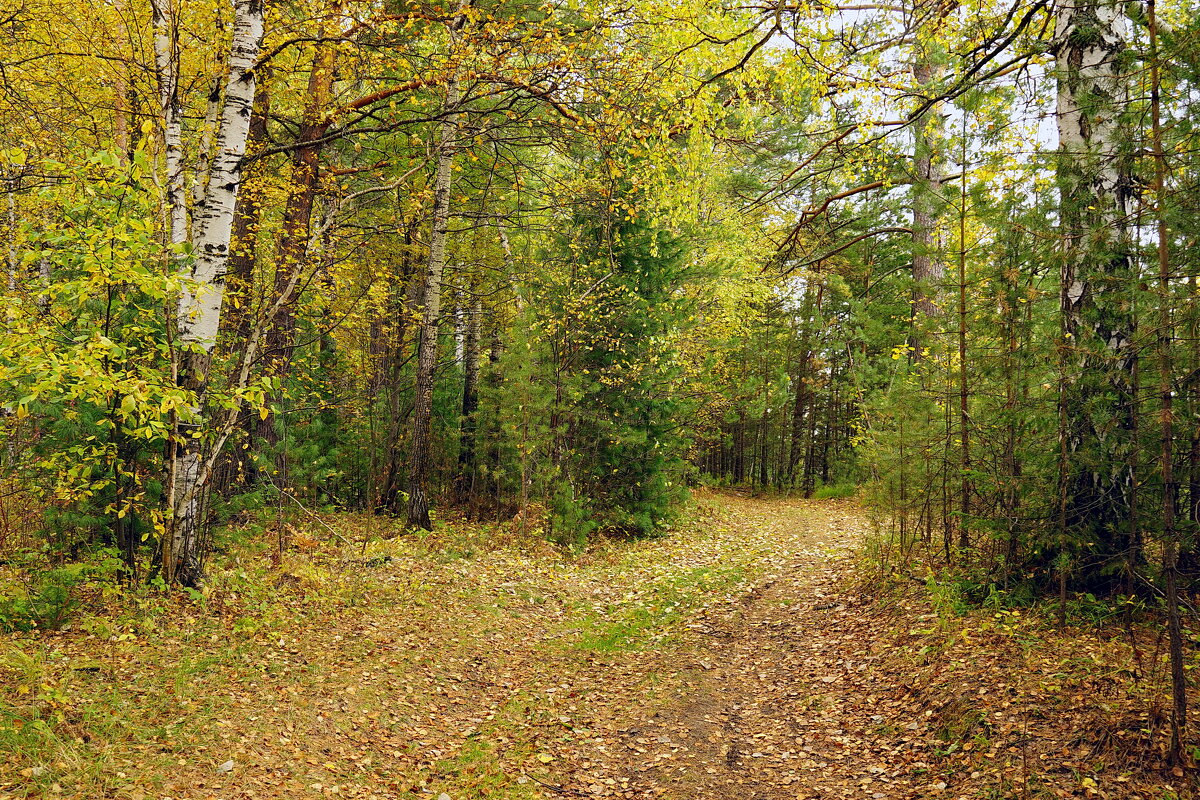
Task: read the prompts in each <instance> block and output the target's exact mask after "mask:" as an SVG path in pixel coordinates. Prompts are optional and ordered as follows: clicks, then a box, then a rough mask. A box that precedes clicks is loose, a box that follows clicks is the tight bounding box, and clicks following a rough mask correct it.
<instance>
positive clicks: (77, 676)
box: [0, 493, 1190, 800]
mask: <svg viewBox="0 0 1200 800" xmlns="http://www.w3.org/2000/svg"><path fill="white" fill-rule="evenodd" d="M352 522H353V521H352V520H343V521H342V525H343V528H344V529H349V524H350V523H352ZM468 527H469V526H465V525H456V526H449V528H452V529H455V531H456V532H455V534H454V535H455V536H457V537H458V538H452V537H451V535H450V534H442V535H443V537H449V538H444V539H442V540H439V539H438V538H437V537H436V536H435V537H433V538H430V539H426V540H413V539H409V538H397V539H390V540H386V541H382V542H372V543H371V544H370V547H369V550H364V554H363V556H362V557H361V558H359V559H358V560H357V561H355V560H353V559H350V560H348V559H349V558H350V557H348V556H346V555H345V554H344V553H343V552H342V550H341V548H339V547H338V546H336V545H334V544H322V543H320V542H319V541H317V540H314V539H308V540H307V543H306V542H305V538H304V536H303V534H298V535H297V536H296V537H295V538H296V539H300V540H301V541H300V543H299V544H297V546H296V547H295V548H294V549H293V551H292V552H291V553H289V556H288V559H289V560H288V561H287V562H285V563H284V564H282V565H280V568H279V575H281V576H292V580H284V581H277V585H276V589H277V593H278V596H277V597H276V598H275V599H274V600H273V601H272V603H270V604H266V605H260V606H259V607H258V608H257V609H256V608H255V607H253V606H252V604H250V603H248V601H247V599H246V598H245V597H244V596H243V597H239V596H238V593H237V592H236V591H232V590H230V589H229V588H228V586H226V587H225V588H223V589H221V590H218V591H216V592H214V593H213V595H212V596H210V598H209V600H208V607H207V608H206V609H199V610H196V609H192V610H190V611H189V610H188V609H187V608H186V606H182V605H181V606H179V607H176V608H172V609H169V611H170V612H171V613H170V614H167V615H166V616H165V618H164V619H161V620H159V621H158V622H152V623H151V624H149V625H148V626H147V627H145V628H142V629H138V630H137V631H136V632H133V633H130V632H128V631H126V632H123V633H119V634H115V635H109V636H103V635H97V634H96V633H95V632H94V631H95V628H94V627H93V632H92V633H88V632H86V631H84V630H78V631H72V632H67V633H59V634H53V635H51V634H43V635H41V636H40V637H25V638H14V639H13V645H14V648H15V649H14V651H13V652H19V653H21V654H22V657H23V658H25V659H26V660H27V661H28V663H29V664H33V665H34V667H36V670H37V671H40V672H39V675H38V680H40V681H42V683H41V686H42V687H43V688H42V689H40V690H36V691H34V692H31V695H36V697H32V696H31V697H29V698H28V699H25V700H18V701H16V702H13V703H7V704H6V705H5V706H4V707H3V708H0V710H2V711H4V712H5V713H6V714H7V715H8V716H9V718H10V719H12V720H18V719H21V720H24V719H26V718H30V719H32V718H33V717H38V718H40V719H42V720H43V724H44V727H45V728H46V735H45V736H44V737H43V738H42V739H39V740H38V741H39V742H40V744H38V746H36V747H35V746H31V745H28V743H27V744H26V746H25V747H24V749H13V751H12V752H11V753H5V752H2V751H0V760H3V761H7V763H9V764H10V765H11V766H10V767H0V797H41V796H46V797H62V798H67V797H75V798H99V797H111V798H128V800H144V799H145V798H162V799H163V800H167V799H168V798H170V799H172V800H183V799H184V798H186V799H187V800H193V799H194V798H246V799H248V800H259V799H260V798H305V797H352V798H365V799H367V800H383V798H412V797H422V796H425V797H430V798H438V799H439V800H443V798H444V799H445V800H464V799H465V798H481V797H498V798H534V797H595V798H602V797H606V798H631V799H632V798H645V799H646V800H649V798H660V797H661V798H678V799H679V800H703V799H704V798H747V800H755V799H756V798H761V799H762V800H767V799H768V798H769V799H771V800H774V798H789V799H790V800H805V798H814V800H815V798H836V797H855V798H872V799H873V800H885V799H888V800H890V799H891V798H918V797H945V798H959V797H1022V798H1023V797H1101V798H1117V797H1129V798H1146V800H1149V799H1150V798H1152V797H1153V798H1157V797H1163V796H1187V795H1188V793H1189V791H1190V781H1189V780H1188V778H1187V777H1186V776H1182V775H1175V774H1172V773H1170V772H1167V771H1165V770H1164V769H1163V768H1162V767H1161V764H1158V763H1156V762H1155V760H1154V759H1155V752H1158V751H1156V750H1155V748H1156V747H1158V740H1159V739H1161V737H1160V736H1159V737H1157V738H1156V736H1155V735H1154V732H1151V733H1149V734H1147V733H1145V732H1144V731H1143V728H1145V727H1146V725H1147V722H1146V721H1145V719H1144V717H1145V714H1144V713H1142V715H1141V717H1139V716H1138V713H1139V711H1140V709H1143V708H1144V704H1145V699H1146V698H1145V694H1146V692H1148V691H1150V690H1149V689H1148V688H1147V685H1146V682H1145V681H1142V682H1141V683H1136V684H1135V683H1131V679H1129V678H1127V677H1125V672H1122V670H1126V671H1128V668H1129V662H1130V660H1131V659H1132V658H1133V657H1134V655H1135V654H1136V653H1137V651H1138V648H1137V647H1136V641H1135V642H1134V644H1133V645H1122V644H1121V643H1120V642H1119V641H1117V640H1115V639H1107V640H1103V639H1100V638H1097V637H1096V636H1094V635H1089V634H1087V633H1082V634H1078V633H1077V634H1075V635H1073V636H1072V635H1068V636H1066V637H1062V638H1055V637H1054V636H1051V635H1050V634H1049V633H1048V632H1046V631H1044V630H1035V627H1034V626H1035V623H1033V622H1031V621H1028V620H1026V621H1019V620H1017V619H1016V618H1015V617H1013V616H1011V615H1010V616H1005V617H1002V618H1001V617H999V616H998V615H990V614H981V615H976V616H975V617H966V618H962V619H945V618H943V617H942V616H940V615H939V614H938V613H937V611H936V609H935V608H934V607H933V606H931V604H930V602H929V598H928V592H927V591H926V590H925V588H924V587H914V586H911V585H910V586H908V587H907V588H905V587H904V586H903V585H901V586H900V588H899V589H895V588H893V589H891V590H889V591H886V592H883V591H881V588H880V586H879V585H874V586H872V587H871V588H870V590H869V591H867V590H865V589H864V586H863V580H862V578H863V574H864V573H863V571H862V568H861V566H860V564H859V562H858V561H856V558H855V555H854V553H855V550H856V548H857V547H858V545H859V544H861V542H862V540H863V538H864V536H866V535H867V533H868V524H867V522H866V520H865V517H864V516H863V515H862V514H861V513H860V512H859V511H858V510H857V509H856V507H855V506H854V505H853V504H851V503H848V502H842V501H835V502H829V501H824V502H811V501H799V500H763V499H754V498H747V497H743V496H740V495H736V494H732V493H724V494H719V495H717V494H713V495H705V496H702V497H701V500H700V503H699V511H698V513H697V514H696V516H695V518H694V519H692V520H691V521H690V522H689V524H687V525H684V526H681V527H680V529H679V530H678V531H675V532H674V533H673V534H672V535H671V536H670V537H665V538H662V539H654V540H644V541H634V542H629V541H618V540H613V541H606V542H602V543H601V544H600V545H599V546H597V547H595V548H594V549H592V550H589V551H588V552H586V553H584V554H582V555H578V556H571V555H569V554H566V553H563V552H561V551H559V550H556V549H554V548H552V547H550V546H549V545H547V544H545V543H544V542H541V541H539V540H537V539H536V538H535V537H532V536H528V535H521V534H519V533H514V532H512V531H504V530H497V529H495V528H490V529H486V528H480V529H478V530H476V531H474V533H471V534H470V535H469V536H468V537H467V539H466V540H464V539H463V538H462V535H463V531H464V530H468ZM468 532H469V531H468ZM294 544H295V543H294ZM255 557H256V558H259V559H260V560H264V562H265V560H266V559H267V555H266V554H265V552H263V551H261V550H260V551H258V552H257V554H256V553H255V552H254V551H248V552H247V553H246V554H242V555H239V556H238V557H237V558H238V559H250V558H255ZM245 568H246V562H245V561H244V560H242V561H238V562H237V563H231V565H229V566H228V569H231V570H233V569H245ZM264 568H265V567H264ZM256 610H257V611H258V614H259V616H258V617H256V616H255V611H256ZM206 614H207V615H208V616H207V617H206V616H205V615H206ZM13 663H14V659H12V658H10V659H7V660H6V661H4V662H3V664H4V667H3V668H4V670H5V674H4V675H3V676H2V677H8V678H12V680H14V681H16V680H28V679H27V678H22V677H21V676H20V675H19V674H16V673H15V672H14V670H13V668H12V664H13ZM21 663H22V664H25V663H26V662H21ZM73 663H74V664H77V663H86V664H89V665H93V666H97V665H98V666H99V667H100V668H99V669H89V670H87V671H82V672H81V671H74V672H73V671H72V670H71V665H72V664H73ZM26 667H28V664H26ZM28 671H29V668H26V672H28ZM1143 671H1144V670H1143ZM14 675H15V677H14ZM20 685H25V684H20ZM46 686H50V687H54V686H59V687H60V688H61V691H60V695H61V697H60V699H59V700H54V697H53V692H50V691H47V690H46V689H45V688H44V687H46ZM53 703H58V705H59V708H57V709H52V708H51V706H52V704H53ZM35 705H36V706H37V707H36V708H35ZM55 713H56V714H57V717H55V716H53V714H55ZM39 715H40V716H39ZM7 741H8V740H6V739H5V738H3V737H2V736H0V747H5V746H6V744H5V743H6V742H7ZM22 741H25V740H22ZM10 756H11V757H10ZM6 770H7V771H6ZM9 773H11V774H9ZM1168 793H1169V794H1168Z"/></svg>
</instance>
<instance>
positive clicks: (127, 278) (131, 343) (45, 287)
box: [0, 150, 195, 554]
mask: <svg viewBox="0 0 1200 800" xmlns="http://www.w3.org/2000/svg"><path fill="white" fill-rule="evenodd" d="M57 168H58V169H60V170H63V171H65V173H66V178H65V179H64V180H62V181H60V182H57V183H54V184H51V185H50V186H48V187H47V188H45V189H43V190H42V192H41V195H40V197H39V201H40V202H41V203H43V204H44V206H45V207H46V208H49V209H52V213H51V214H50V215H49V216H47V217H45V218H41V219H38V220H30V221H28V222H27V223H26V225H25V227H24V228H23V229H22V230H21V232H20V236H21V245H22V249H23V253H24V261H25V265H26V266H27V268H28V269H29V270H30V271H32V272H35V273H40V274H41V275H43V276H44V277H43V279H41V280H34V281H31V282H30V284H29V285H28V287H27V290H26V291H24V292H21V293H18V294H10V295H7V296H6V297H5V301H4V309H3V313H5V314H6V315H7V316H8V318H9V319H10V320H11V322H10V324H9V325H7V326H6V327H5V329H4V330H3V332H0V386H2V387H3V389H4V393H5V394H6V395H7V396H8V397H12V398H14V400H13V401H11V402H10V403H9V404H8V405H7V408H8V410H9V411H10V412H12V416H11V417H9V418H8V424H9V436H10V438H11V439H12V440H14V441H22V442H25V443H27V448H26V449H24V450H22V451H17V452H15V455H16V457H17V458H16V460H15V462H14V463H12V464H10V465H9V466H10V467H11V468H15V469H17V470H19V471H20V472H21V474H22V477H23V479H24V480H25V481H26V483H27V485H29V486H31V487H33V488H35V489H36V490H37V491H38V492H40V493H41V495H42V497H43V498H44V499H45V501H46V502H47V503H49V504H51V505H52V506H54V507H57V508H58V509H59V513H57V514H56V515H55V516H54V517H53V518H52V519H50V520H49V524H50V525H51V526H52V527H54V528H55V529H57V530H59V531H60V532H65V531H66V530H67V529H68V528H74V529H75V530H76V531H77V535H81V536H82V539H83V541H85V542H86V541H91V540H93V539H94V538H97V537H98V538H100V539H101V540H103V541H106V542H108V543H111V544H114V545H118V546H121V547H122V548H124V549H125V550H126V552H127V553H129V554H132V553H133V551H134V550H135V549H136V548H137V546H138V544H139V543H140V542H141V540H143V539H144V538H146V537H149V536H152V535H153V532H154V528H155V527H156V526H158V525H160V524H161V519H162V517H161V507H160V505H159V500H160V497H161V484H160V482H159V478H160V475H161V469H162V464H161V453H162V451H163V447H164V442H165V439H166V436H167V435H168V432H169V430H170V427H171V420H172V418H173V417H175V416H180V417H183V418H185V419H186V418H187V417H188V415H189V414H190V413H191V411H190V409H192V408H193V407H194V406H195V398H194V397H193V396H191V394H190V393H188V392H185V391H183V390H181V389H180V388H178V387H177V386H176V385H175V381H174V379H173V377H172V369H171V360H172V357H171V345H170V340H169V334H168V330H167V324H166V321H165V320H166V318H165V316H164V314H163V313H162V309H163V308H164V305H166V304H169V303H170V302H171V299H172V298H173V297H174V295H175V293H176V292H177V291H178V290H179V287H180V282H179V278H178V277H177V275H176V269H175V266H174V264H173V262H172V259H171V258H169V257H168V255H169V254H168V252H167V251H166V250H164V248H163V247H162V246H161V245H160V244H159V240H158V237H157V234H156V231H155V225H154V222H153V220H154V217H155V215H156V208H157V190H156V188H155V186H154V183H153V175H152V166H151V164H150V163H149V161H148V160H147V158H146V155H145V153H144V152H142V151H140V150H139V151H136V152H135V153H134V157H133V158H132V160H130V161H128V162H126V161H123V160H121V159H118V158H117V156H115V155H113V154H110V153H100V154H97V155H96V156H94V157H93V158H91V159H90V160H89V161H88V163H87V164H86V165H85V166H84V167H82V168H81V169H79V170H77V171H71V170H68V169H66V168H64V167H62V165H58V167H57Z"/></svg>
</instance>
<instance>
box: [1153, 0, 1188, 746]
mask: <svg viewBox="0 0 1200 800" xmlns="http://www.w3.org/2000/svg"><path fill="white" fill-rule="evenodd" d="M1155 5H1156V4H1155V0H1148V2H1147V4H1146V7H1147V15H1148V21H1149V28H1150V118H1151V131H1152V134H1151V136H1152V142H1151V144H1152V147H1153V151H1154V216H1155V220H1154V221H1155V227H1156V228H1158V291H1159V295H1158V314H1159V316H1158V342H1157V344H1158V393H1159V403H1160V405H1159V409H1160V418H1161V424H1162V430H1161V451H1160V454H1159V471H1160V472H1161V473H1162V482H1163V496H1162V518H1163V523H1162V525H1163V573H1164V575H1165V576H1166V584H1167V585H1166V595H1167V597H1166V600H1167V638H1168V643H1169V648H1168V649H1169V651H1170V653H1169V655H1170V659H1171V700H1172V702H1171V752H1170V761H1171V763H1172V764H1173V765H1182V764H1185V763H1186V760H1187V757H1186V754H1185V752H1184V743H1185V736H1186V731H1187V675H1186V673H1185V671H1184V658H1183V657H1184V653H1183V630H1182V624H1181V620H1180V613H1179V586H1178V563H1177V560H1178V554H1179V538H1178V533H1177V531H1176V529H1175V509H1176V500H1175V497H1176V494H1177V491H1178V490H1177V488H1176V485H1175V434H1174V421H1175V420H1174V414H1175V410H1174V407H1173V406H1174V388H1173V386H1172V378H1173V377H1174V359H1173V358H1172V354H1171V346H1172V345H1173V343H1174V342H1173V339H1174V331H1175V328H1174V320H1173V319H1172V315H1171V252H1170V246H1171V245H1170V239H1169V238H1168V236H1167V209H1166V204H1167V157H1166V152H1165V151H1164V149H1163V139H1162V101H1161V82H1162V81H1161V75H1160V71H1159V63H1158V16H1157V9H1156V7H1155Z"/></svg>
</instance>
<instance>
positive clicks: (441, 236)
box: [408, 77, 458, 530]
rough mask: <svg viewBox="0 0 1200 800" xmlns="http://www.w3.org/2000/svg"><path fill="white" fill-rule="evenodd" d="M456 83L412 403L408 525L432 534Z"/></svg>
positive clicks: (444, 139) (443, 144)
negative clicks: (432, 480)
mask: <svg viewBox="0 0 1200 800" xmlns="http://www.w3.org/2000/svg"><path fill="white" fill-rule="evenodd" d="M457 106H458V79H457V77H452V78H451V79H450V80H449V81H448V82H447V84H446V101H445V104H444V105H443V109H444V111H445V112H446V116H445V118H444V119H443V120H442V124H441V131H440V138H439V142H438V153H437V172H436V175H435V178H434V192H433V227H432V232H431V234H430V238H429V261H428V263H427V265H426V269H425V280H424V291H423V295H424V301H423V303H424V308H423V309H422V312H421V335H420V341H419V342H418V344H417V380H416V396H415V397H414V400H413V420H412V439H411V440H410V456H409V477H408V524H409V525H411V526H413V527H418V528H424V529H425V530H429V529H431V528H432V524H431V523H430V520H429V497H428V495H427V494H426V492H427V484H428V482H429V472H430V467H431V466H432V464H431V461H432V452H431V451H432V441H431V440H432V436H433V381H434V369H435V368H436V366H437V350H438V322H439V317H440V316H441V310H442V302H441V301H442V273H443V271H444V269H445V267H446V230H447V228H448V226H449V221H450V177H451V170H452V168H453V166H454V149H455V140H456V139H457V137H458V110H457Z"/></svg>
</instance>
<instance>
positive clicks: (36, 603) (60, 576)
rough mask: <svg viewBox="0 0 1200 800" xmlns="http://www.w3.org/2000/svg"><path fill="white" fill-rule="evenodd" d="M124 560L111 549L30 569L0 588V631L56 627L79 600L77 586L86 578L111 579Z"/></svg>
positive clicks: (113, 578)
mask: <svg viewBox="0 0 1200 800" xmlns="http://www.w3.org/2000/svg"><path fill="white" fill-rule="evenodd" d="M122 567H123V564H122V562H121V560H120V558H119V557H118V554H117V553H116V552H115V551H113V550H104V551H101V552H100V553H98V554H96V555H94V557H93V558H92V559H90V560H89V561H88V562H86V563H72V564H65V565H63V566H59V567H53V568H49V569H32V570H31V574H30V575H29V577H28V579H27V580H25V581H24V583H23V585H20V586H13V587H10V588H9V589H7V590H4V591H0V631H4V632H6V633H12V632H13V631H31V630H58V629H59V628H61V627H62V626H63V625H64V624H66V623H67V621H68V620H69V619H70V618H71V614H72V612H74V610H75V609H76V608H77V606H78V604H79V598H78V594H77V590H78V589H79V587H80V586H82V585H83V584H85V583H88V582H101V583H103V582H112V581H115V580H116V579H117V577H118V576H119V575H120V574H121V572H122Z"/></svg>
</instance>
